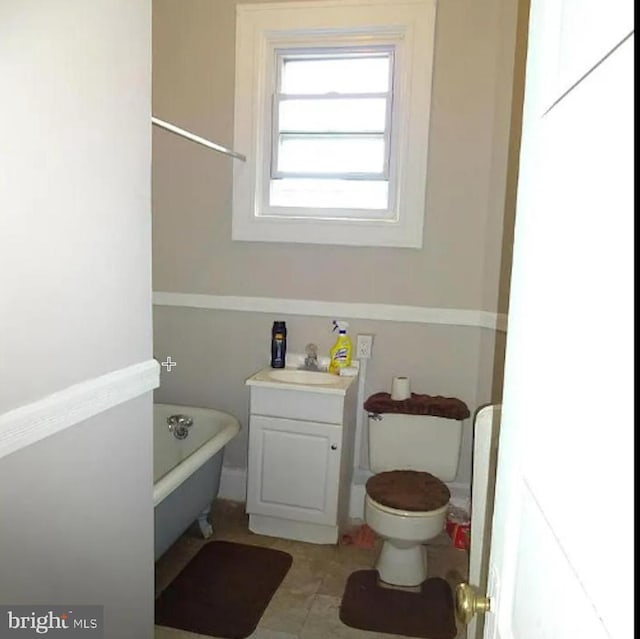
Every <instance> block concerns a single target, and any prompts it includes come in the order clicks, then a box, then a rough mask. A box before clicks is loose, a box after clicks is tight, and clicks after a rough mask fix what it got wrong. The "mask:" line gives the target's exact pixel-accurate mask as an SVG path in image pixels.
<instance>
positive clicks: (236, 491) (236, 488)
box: [218, 466, 247, 502]
mask: <svg viewBox="0 0 640 639" xmlns="http://www.w3.org/2000/svg"><path fill="white" fill-rule="evenodd" d="M218 497H220V498H222V499H229V500H230V501H240V502H245V501H247V469H246V468H237V467H228V466H223V467H222V475H221V476H220V488H219V490H218Z"/></svg>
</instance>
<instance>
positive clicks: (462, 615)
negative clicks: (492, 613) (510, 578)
mask: <svg viewBox="0 0 640 639" xmlns="http://www.w3.org/2000/svg"><path fill="white" fill-rule="evenodd" d="M490 604H491V600H490V599H489V598H488V597H481V596H480V595H478V594H476V591H475V590H474V588H473V586H470V585H469V584H467V583H464V582H463V583H461V584H458V585H457V586H456V617H458V620H459V621H460V623H463V624H464V625H465V626H466V625H467V624H468V623H469V622H470V621H471V618H472V617H473V615H475V614H476V612H477V613H480V614H482V613H484V612H488V611H489V610H490V609H491V607H490Z"/></svg>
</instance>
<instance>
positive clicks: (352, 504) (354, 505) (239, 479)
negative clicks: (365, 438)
mask: <svg viewBox="0 0 640 639" xmlns="http://www.w3.org/2000/svg"><path fill="white" fill-rule="evenodd" d="M371 474H372V473H371V472H370V471H368V470H365V469H363V468H361V469H359V470H357V471H356V472H355V473H354V477H353V481H352V483H351V490H350V494H349V519H364V496H365V489H364V485H365V483H366V481H367V479H368V478H369V477H371ZM447 486H448V487H449V490H450V491H451V499H452V500H455V501H457V502H462V503H469V500H470V498H471V487H470V486H469V484H463V483H458V482H451V483H448V484H447ZM218 497H221V498H222V499H229V500H231V501H240V502H245V501H246V500H247V469H246V468H232V467H226V466H223V467H222V476H221V477H220V489H219V491H218Z"/></svg>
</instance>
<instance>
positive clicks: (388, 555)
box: [376, 539, 427, 586]
mask: <svg viewBox="0 0 640 639" xmlns="http://www.w3.org/2000/svg"><path fill="white" fill-rule="evenodd" d="M376 569H377V571H378V575H379V576H380V579H381V581H384V582H385V583H388V584H391V585H393V586H419V585H420V584H421V583H422V582H423V581H424V580H425V579H426V578H427V549H426V548H425V546H424V545H423V544H419V543H418V544H416V543H415V542H401V541H397V540H390V539H385V540H384V543H383V544H382V549H381V550H380V555H379V557H378V560H377V562H376Z"/></svg>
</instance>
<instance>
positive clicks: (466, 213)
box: [153, 0, 517, 480]
mask: <svg viewBox="0 0 640 639" xmlns="http://www.w3.org/2000/svg"><path fill="white" fill-rule="evenodd" d="M516 4H517V2H516V0H486V1H485V2H482V3H478V2H475V1H473V0H450V1H446V2H445V1H441V2H440V3H439V5H438V15H437V26H436V51H435V72H434V79H433V83H434V86H433V108H432V120H431V139H430V145H431V148H430V154H429V169H428V185H427V198H426V209H425V228H424V246H423V248H422V249H420V250H418V249H392V248H364V247H356V248H353V247H337V246H317V245H307V244H279V243H261V242H237V241H236V242H232V241H231V187H232V162H233V161H234V160H231V159H229V158H227V157H224V156H222V155H219V154H215V153H212V152H210V151H208V150H206V149H204V148H203V147H199V146H198V145H195V144H192V143H189V142H187V141H186V140H183V139H181V138H178V137H176V136H174V135H172V134H170V133H167V132H165V131H161V130H157V129H156V130H155V131H154V136H153V144H154V147H153V250H154V265H153V277H154V290H156V291H171V292H181V293H202V294H212V295H235V296H259V297H275V298H292V299H306V300H325V301H333V302H368V303H380V304H403V305H411V306H421V307H442V308H459V309H476V310H487V311H491V312H497V311H498V297H499V285H500V269H501V256H502V250H501V246H502V237H503V229H502V226H503V219H504V208H505V189H506V186H505V181H506V178H507V163H508V147H509V134H510V124H511V116H510V111H511V100H512V81H513V77H512V76H513V56H514V33H515V15H516V10H515V9H516ZM235 5H236V2H235V0H215V1H213V0H183V1H182V2H176V1H175V0H154V4H153V7H154V13H153V110H154V114H155V115H156V116H157V117H160V118H162V119H166V120H169V121H171V122H173V123H175V124H178V125H179V126H183V127H185V128H187V129H189V130H191V131H194V132H196V133H198V134H200V135H203V136H205V137H208V138H210V139H212V140H214V141H216V142H218V143H220V144H223V145H225V146H229V147H233V139H232V131H233V104H234V95H233V92H234V57H235V55H234V54H235V51H234V46H235V45H234V37H235V13H234V12H235ZM237 150H238V151H240V152H242V151H243V150H242V149H237ZM155 315H156V318H155V322H156V334H155V352H156V356H158V357H159V356H160V355H166V354H171V355H172V357H173V358H174V360H175V359H176V353H180V355H181V357H182V359H181V360H177V361H179V366H178V368H177V369H175V370H174V371H173V372H172V373H171V374H169V375H167V374H164V377H163V383H162V385H161V387H160V389H159V390H158V391H157V398H158V399H161V400H171V401H176V402H178V403H186V404H188V403H189V402H192V401H196V400H197V401H198V402H199V403H204V404H205V405H217V406H219V407H221V408H226V409H227V410H230V411H231V412H233V413H235V414H237V415H238V417H240V418H241V419H243V420H244V419H245V417H246V415H245V413H246V406H247V399H248V391H247V389H246V388H245V387H244V386H243V381H244V378H245V377H247V376H248V375H250V374H251V373H253V372H255V370H256V369H257V368H259V367H260V366H262V365H263V364H264V363H265V357H266V355H265V353H266V349H267V348H268V343H269V331H270V324H271V321H273V319H274V317H272V316H270V315H268V314H254V313H238V312H224V311H197V310H189V309H176V308H167V307H156V309H155ZM281 319H285V320H287V322H288V325H289V335H290V348H291V349H295V350H302V349H303V348H304V345H305V343H307V342H308V341H314V342H316V343H318V344H319V345H320V346H321V348H322V350H326V349H328V348H329V346H330V345H331V337H330V336H329V320H328V319H326V318H313V317H290V318H288V317H282V318H281ZM345 319H349V318H345ZM351 328H352V333H354V334H355V333H357V332H372V333H374V334H375V335H376V342H375V353H374V359H373V360H372V361H371V364H370V368H369V371H370V373H369V380H368V390H369V391H370V392H374V391H378V390H388V387H389V384H390V379H391V377H392V376H393V375H395V374H408V375H410V376H411V377H412V379H413V380H414V390H415V391H416V392H424V393H429V394H444V395H457V396H459V397H460V398H461V399H463V400H464V401H466V402H467V403H468V404H469V406H470V408H471V409H472V411H473V410H475V408H476V407H477V406H478V405H480V404H483V403H486V402H487V401H489V400H490V399H491V395H492V390H491V389H492V383H493V376H494V375H493V369H494V362H493V357H492V355H491V353H493V350H494V349H493V346H492V344H493V341H494V336H493V332H492V331H489V330H488V329H482V328H469V327H456V326H437V325H417V324H406V323H392V322H370V321H362V320H353V321H352V322H351ZM486 333H489V335H487V334H486ZM483 345H484V346H483ZM232 347H233V348H232ZM481 347H482V348H484V349H485V351H486V353H487V356H486V357H482V358H481V357H480V351H481ZM183 353H184V355H183ZM181 367H182V368H181ZM178 371H179V372H178ZM176 372H178V374H175V373H176ZM202 373H204V375H203V374H202ZM174 375H175V376H174ZM245 425H246V422H245ZM244 446H246V438H245V437H241V438H239V439H238V440H237V441H236V443H235V444H234V445H232V447H231V448H230V450H229V452H228V454H227V458H226V463H231V464H234V465H240V466H242V465H244V464H245V451H244V450H243V447H244ZM464 446H465V447H464V450H463V459H464V460H468V459H470V439H469V438H467V439H466V440H465V445H464ZM468 477H469V468H468V464H467V463H466V462H463V467H462V468H461V471H460V473H459V479H461V480H467V479H468Z"/></svg>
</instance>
